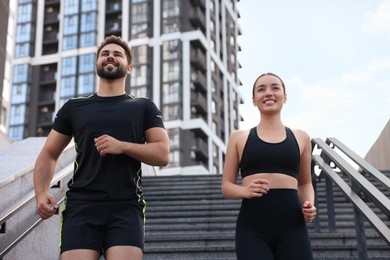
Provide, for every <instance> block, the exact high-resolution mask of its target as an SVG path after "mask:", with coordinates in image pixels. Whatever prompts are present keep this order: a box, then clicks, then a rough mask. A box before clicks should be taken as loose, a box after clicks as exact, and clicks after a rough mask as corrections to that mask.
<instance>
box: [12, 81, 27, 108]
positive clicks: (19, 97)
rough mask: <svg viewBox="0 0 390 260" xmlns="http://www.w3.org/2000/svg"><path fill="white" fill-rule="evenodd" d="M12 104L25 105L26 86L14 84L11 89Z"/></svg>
mask: <svg viewBox="0 0 390 260" xmlns="http://www.w3.org/2000/svg"><path fill="white" fill-rule="evenodd" d="M11 98H12V99H11V102H12V104H18V103H26V101H27V84H16V85H13V87H12V97H11Z"/></svg>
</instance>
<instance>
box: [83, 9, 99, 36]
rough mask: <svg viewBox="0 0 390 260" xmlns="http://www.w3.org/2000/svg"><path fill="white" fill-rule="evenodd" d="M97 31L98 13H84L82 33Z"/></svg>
mask: <svg viewBox="0 0 390 260" xmlns="http://www.w3.org/2000/svg"><path fill="white" fill-rule="evenodd" d="M94 30H96V13H95V12H91V13H84V14H82V15H81V32H89V31H94Z"/></svg>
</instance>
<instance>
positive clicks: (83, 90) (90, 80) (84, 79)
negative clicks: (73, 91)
mask: <svg viewBox="0 0 390 260" xmlns="http://www.w3.org/2000/svg"><path fill="white" fill-rule="evenodd" d="M94 85H95V74H85V75H80V76H79V82H78V91H77V92H78V93H77V94H78V95H86V94H91V93H92V92H93V91H94Z"/></svg>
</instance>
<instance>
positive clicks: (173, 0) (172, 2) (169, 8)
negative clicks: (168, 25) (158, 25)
mask: <svg viewBox="0 0 390 260" xmlns="http://www.w3.org/2000/svg"><path fill="white" fill-rule="evenodd" d="M179 4H180V2H179V0H164V2H163V13H162V17H163V18H168V17H176V16H179V14H180V5H179Z"/></svg>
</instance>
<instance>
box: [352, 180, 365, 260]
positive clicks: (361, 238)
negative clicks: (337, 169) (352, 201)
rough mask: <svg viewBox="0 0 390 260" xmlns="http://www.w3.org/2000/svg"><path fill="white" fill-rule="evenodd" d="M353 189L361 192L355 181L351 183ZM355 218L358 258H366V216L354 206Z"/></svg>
mask: <svg viewBox="0 0 390 260" xmlns="http://www.w3.org/2000/svg"><path fill="white" fill-rule="evenodd" d="M351 188H352V190H353V191H354V192H355V193H356V194H359V193H360V191H361V189H360V188H359V187H358V185H356V183H355V182H354V181H352V184H351ZM353 213H354V219H355V232H356V243H357V248H358V259H359V260H365V259H368V258H367V257H368V256H367V243H366V233H365V228H364V218H363V214H362V213H361V212H360V211H359V210H358V209H357V208H356V207H355V206H354V207H353Z"/></svg>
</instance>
